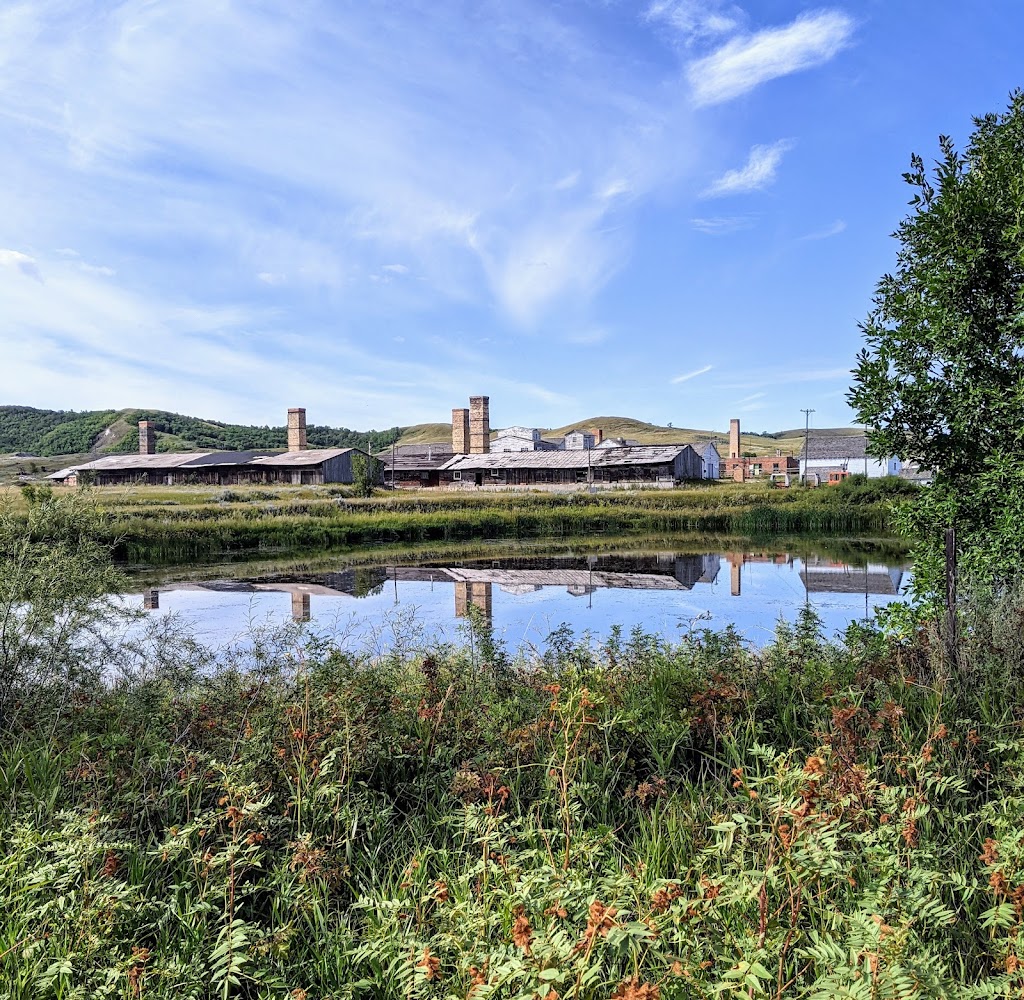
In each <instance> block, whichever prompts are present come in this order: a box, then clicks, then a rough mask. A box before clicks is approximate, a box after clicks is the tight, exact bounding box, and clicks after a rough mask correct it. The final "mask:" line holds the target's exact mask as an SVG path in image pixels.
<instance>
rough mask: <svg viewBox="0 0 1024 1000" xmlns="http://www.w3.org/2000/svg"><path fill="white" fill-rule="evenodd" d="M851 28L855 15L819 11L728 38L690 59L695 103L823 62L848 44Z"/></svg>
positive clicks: (737, 92) (726, 97)
mask: <svg viewBox="0 0 1024 1000" xmlns="http://www.w3.org/2000/svg"><path fill="white" fill-rule="evenodd" d="M853 28H854V23H853V20H852V19H851V18H850V17H848V16H847V15H846V14H844V13H842V12H841V11H838V10H820V11H815V12H813V13H809V14H802V15H800V16H799V17H798V18H797V19H796V20H795V21H794V22H793V23H792V24H789V25H787V26H785V27H783V28H768V29H765V30H764V31H759V32H757V33H755V34H752V35H746V36H742V37H738V38H733V39H730V40H729V41H728V42H726V43H725V44H724V45H723V46H722V47H721V48H719V49H718V50H717V51H715V52H712V53H711V54H710V55H708V56H705V57H704V58H703V59H698V60H696V61H695V62H693V63H691V64H690V67H689V70H688V73H687V75H688V78H689V81H690V86H691V87H692V89H693V100H694V103H695V104H696V105H697V106H704V105H710V104H721V103H722V102H723V101H730V100H732V99H733V98H736V97H739V96H741V95H742V94H745V93H747V92H748V91H750V90H753V89H754V88H755V87H757V86H760V85H761V84H762V83H766V82H767V81H768V80H774V79H776V78H777V77H780V76H787V75H788V74H790V73H796V72H798V71H799V70H804V69H810V68H812V67H814V66H820V65H822V64H823V63H826V62H828V61H829V60H830V59H832V58H833V57H834V56H835V55H836V54H837V53H838V52H840V51H841V50H842V49H843V48H844V47H845V46H846V45H847V44H848V43H849V41H850V37H851V35H852V34H853Z"/></svg>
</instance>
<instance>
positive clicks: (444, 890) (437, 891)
mask: <svg viewBox="0 0 1024 1000" xmlns="http://www.w3.org/2000/svg"><path fill="white" fill-rule="evenodd" d="M450 898H451V896H450V895H449V893H448V883H447V882H445V880H444V879H438V880H437V881H436V882H435V883H434V902H436V903H447V902H448V900H449V899H450Z"/></svg>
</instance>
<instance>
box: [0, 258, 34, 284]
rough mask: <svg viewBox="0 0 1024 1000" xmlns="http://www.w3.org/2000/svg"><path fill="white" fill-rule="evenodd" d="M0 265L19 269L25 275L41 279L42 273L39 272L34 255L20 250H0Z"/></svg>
mask: <svg viewBox="0 0 1024 1000" xmlns="http://www.w3.org/2000/svg"><path fill="white" fill-rule="evenodd" d="M0 267H9V268H13V269H15V270H18V271H20V272H21V273H22V274H24V275H25V276H26V277H29V278H35V280H36V281H42V275H41V274H40V272H39V265H38V263H37V262H36V259H35V257H30V256H29V255H28V254H27V253H21V251H20V250H0Z"/></svg>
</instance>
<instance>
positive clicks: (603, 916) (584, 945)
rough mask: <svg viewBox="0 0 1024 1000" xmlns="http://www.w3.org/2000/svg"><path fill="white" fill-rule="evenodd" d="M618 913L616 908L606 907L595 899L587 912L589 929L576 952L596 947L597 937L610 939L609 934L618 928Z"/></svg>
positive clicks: (584, 933)
mask: <svg viewBox="0 0 1024 1000" xmlns="http://www.w3.org/2000/svg"><path fill="white" fill-rule="evenodd" d="M618 912H619V911H618V910H617V909H615V907H614V906H605V905H604V903H601V902H598V901H597V900H596V899H595V900H594V902H593V903H591V904H590V909H589V911H588V912H587V929H586V930H585V931H584V932H583V938H582V940H580V942H579V943H578V944H577V945H576V950H577V951H589V950H590V949H591V948H592V947H593V946H594V939H595V938H596V937H608V932H609V931H610V930H611V929H612V928H613V927H616V926H618V925H617V924H616V923H615V915H616V914H617V913H618Z"/></svg>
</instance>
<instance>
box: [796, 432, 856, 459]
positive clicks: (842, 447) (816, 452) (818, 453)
mask: <svg viewBox="0 0 1024 1000" xmlns="http://www.w3.org/2000/svg"><path fill="white" fill-rule="evenodd" d="M867 444H868V439H867V435H865V434H827V435H826V434H818V435H816V434H815V433H814V431H811V434H810V438H809V440H808V442H807V457H808V459H817V460H821V459H825V460H831V459H839V460H843V459H848V458H864V456H865V455H866V454H867V452H866V449H867ZM798 454H799V457H800V458H803V456H804V450H803V448H801V449H800V451H799V453H798Z"/></svg>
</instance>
